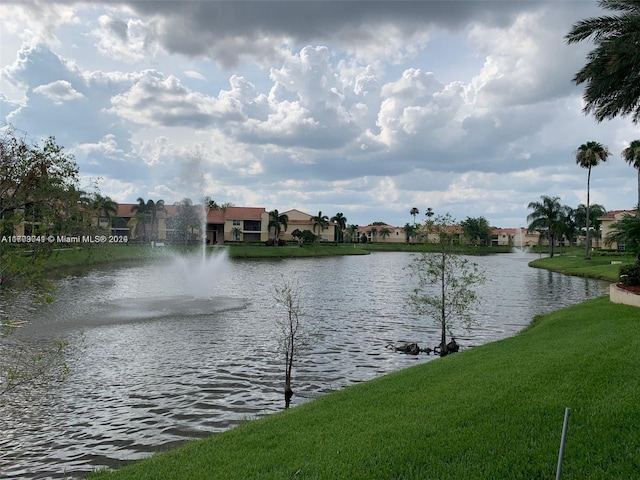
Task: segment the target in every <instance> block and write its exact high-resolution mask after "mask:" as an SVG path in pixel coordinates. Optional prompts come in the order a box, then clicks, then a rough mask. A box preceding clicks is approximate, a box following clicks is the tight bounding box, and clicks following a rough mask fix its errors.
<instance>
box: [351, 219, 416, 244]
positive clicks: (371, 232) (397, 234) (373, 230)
mask: <svg viewBox="0 0 640 480" xmlns="http://www.w3.org/2000/svg"><path fill="white" fill-rule="evenodd" d="M363 235H364V237H365V238H366V239H367V242H375V243H406V242H407V236H406V234H405V231H404V227H394V226H392V225H387V224H385V223H380V222H376V223H375V224H371V225H367V226H366V227H358V229H357V231H356V238H358V239H362V236H363ZM360 241H362V240H360Z"/></svg>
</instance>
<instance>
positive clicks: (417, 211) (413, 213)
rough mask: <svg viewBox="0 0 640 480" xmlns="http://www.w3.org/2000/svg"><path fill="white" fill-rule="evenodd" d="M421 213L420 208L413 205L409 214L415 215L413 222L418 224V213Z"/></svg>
mask: <svg viewBox="0 0 640 480" xmlns="http://www.w3.org/2000/svg"><path fill="white" fill-rule="evenodd" d="M419 213H420V210H418V208H417V207H413V208H412V209H411V210H410V211H409V215H413V224H414V225H415V224H416V215H418V214H419Z"/></svg>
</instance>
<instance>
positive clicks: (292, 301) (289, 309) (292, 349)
mask: <svg viewBox="0 0 640 480" xmlns="http://www.w3.org/2000/svg"><path fill="white" fill-rule="evenodd" d="M274 290H275V292H274V299H275V301H276V305H277V306H279V307H282V308H283V309H284V310H285V315H284V317H282V318H278V320H277V321H276V322H277V324H278V327H279V332H278V350H279V352H280V353H281V354H283V355H284V359H285V373H284V402H285V408H289V405H290V403H291V397H293V389H292V388H291V379H292V371H293V363H294V361H295V360H296V358H297V357H298V355H299V354H300V351H301V350H302V348H303V347H304V346H306V345H307V344H308V337H307V335H306V333H305V332H304V331H303V328H302V323H301V321H300V318H301V317H302V315H303V311H302V307H301V304H300V287H299V285H298V284H297V283H296V284H295V285H294V284H292V283H289V282H287V281H284V282H283V284H282V285H276V286H275V287H274Z"/></svg>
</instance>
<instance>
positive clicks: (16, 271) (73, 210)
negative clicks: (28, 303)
mask: <svg viewBox="0 0 640 480" xmlns="http://www.w3.org/2000/svg"><path fill="white" fill-rule="evenodd" d="M77 185H78V168H77V166H76V164H75V162H74V160H73V157H72V156H71V155H68V154H67V153H65V152H64V149H63V148H62V147H61V146H59V145H57V144H56V143H55V139H54V138H53V137H49V138H47V139H46V140H44V141H43V142H42V143H40V144H38V143H29V142H27V140H25V139H24V138H17V137H16V135H15V133H14V131H13V130H11V129H9V130H6V131H5V132H4V136H3V137H2V139H0V240H2V239H5V240H6V239H9V241H2V242H0V285H7V284H9V283H12V282H15V281H21V282H24V283H25V284H28V283H34V282H36V283H38V282H40V283H41V282H42V277H41V275H40V267H41V264H42V262H43V260H44V259H45V258H46V257H48V256H49V255H50V254H51V252H52V250H53V247H54V243H53V242H51V241H49V240H48V237H49V235H55V234H64V235H75V234H79V233H82V232H83V231H84V229H85V228H86V227H87V226H88V222H87V219H86V216H85V215H83V212H82V211H80V210H79V209H78V202H79V200H80V197H81V192H80V191H79V190H78V187H77ZM21 229H24V232H21ZM21 233H23V234H24V235H25V236H26V237H25V238H28V239H35V240H37V241H33V242H29V243H27V244H25V243H21V242H13V241H11V238H12V236H13V235H16V234H21Z"/></svg>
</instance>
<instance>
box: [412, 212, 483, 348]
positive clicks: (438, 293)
mask: <svg viewBox="0 0 640 480" xmlns="http://www.w3.org/2000/svg"><path fill="white" fill-rule="evenodd" d="M453 225H454V221H453V219H452V218H451V217H450V216H449V215H448V214H447V215H445V216H439V217H437V218H436V219H435V221H434V224H433V228H434V231H435V233H437V234H438V251H437V252H435V253H427V252H423V253H421V254H418V255H416V256H414V257H413V259H412V260H411V262H410V263H409V265H408V266H407V267H406V268H408V269H409V270H410V272H411V275H412V276H413V277H414V278H416V279H417V286H416V288H414V289H413V292H412V293H411V295H410V296H409V301H410V303H411V305H412V306H413V308H414V310H415V311H416V313H418V314H419V315H425V316H426V317H427V318H428V319H430V320H432V321H433V322H434V323H435V324H436V325H438V327H439V328H440V345H439V351H440V355H441V356H445V355H447V354H448V353H450V352H449V349H448V347H447V344H448V343H447V333H448V334H449V335H451V336H452V335H453V330H454V327H455V326H456V325H458V324H461V325H463V326H464V327H465V328H467V329H469V328H470V327H471V326H472V325H473V324H474V323H475V321H474V319H473V317H472V316H471V308H472V307H473V306H474V305H475V304H476V303H477V302H478V300H479V297H478V294H477V291H476V287H477V286H480V285H481V284H483V283H484V282H485V281H486V279H485V276H484V273H482V272H481V271H480V270H479V268H478V266H477V264H475V263H471V262H470V261H469V260H468V259H467V258H464V257H462V256H460V255H457V254H455V253H453V251H452V250H451V245H452V244H453V238H452V236H453V235H454V233H453V231H452V229H451V227H452V226H453ZM434 287H435V288H434Z"/></svg>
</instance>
